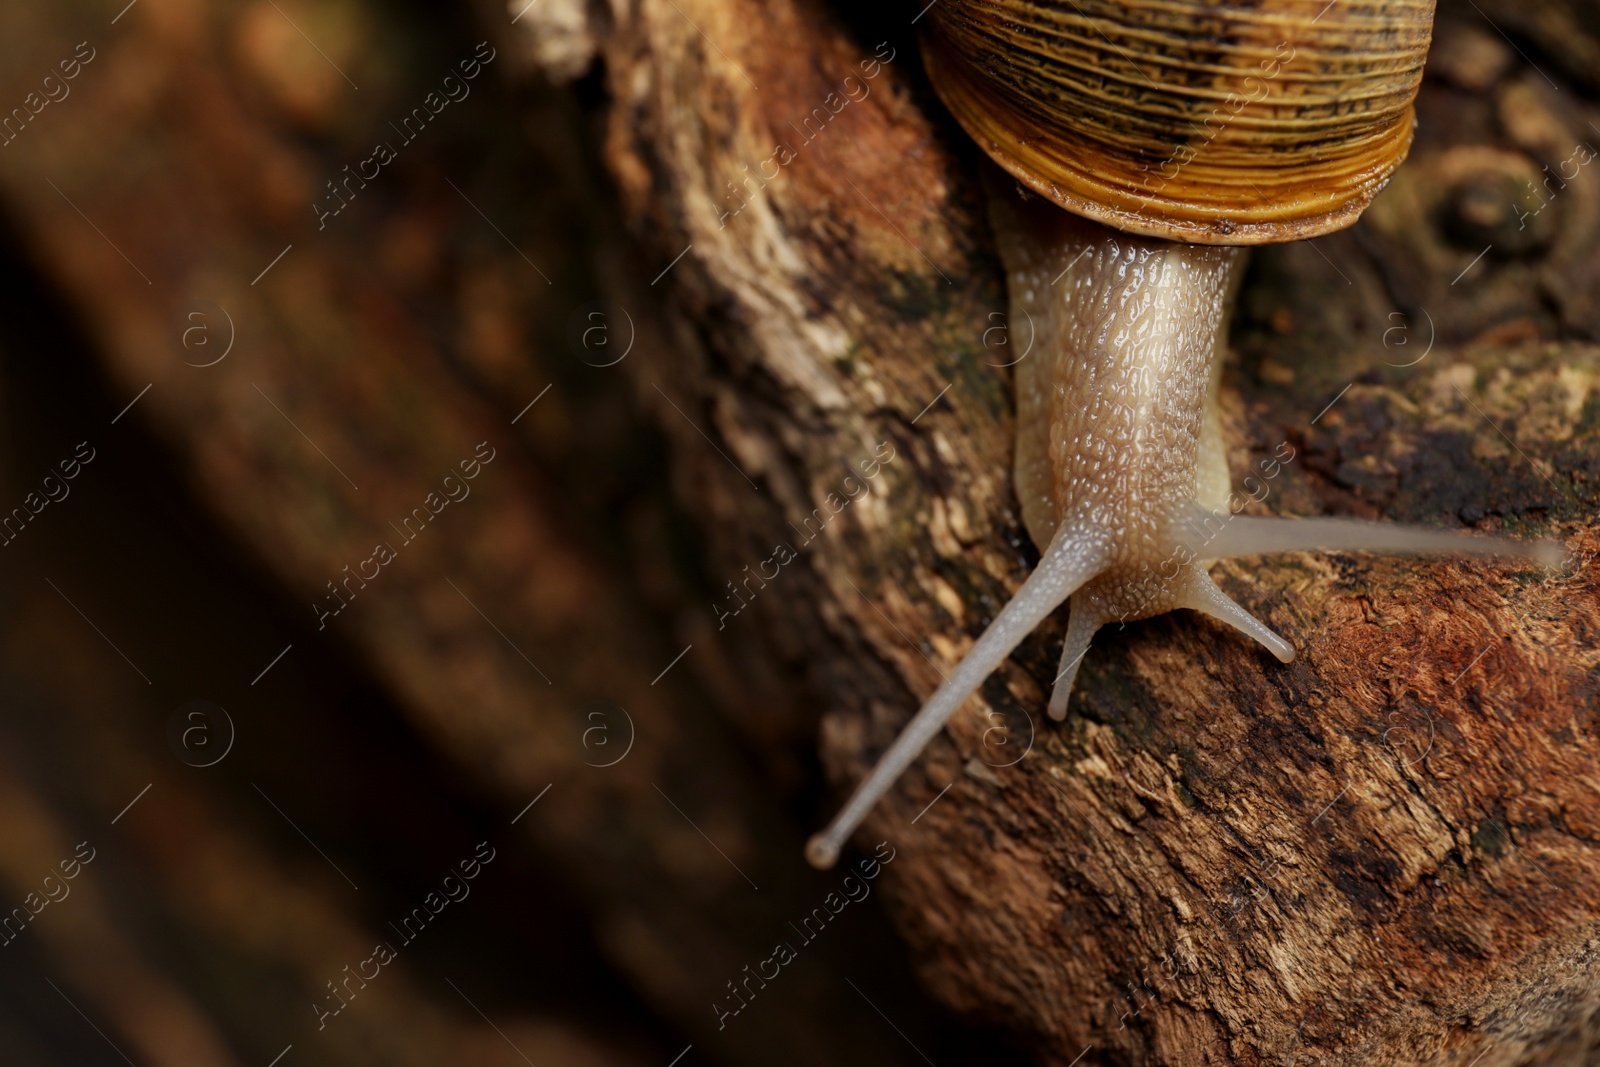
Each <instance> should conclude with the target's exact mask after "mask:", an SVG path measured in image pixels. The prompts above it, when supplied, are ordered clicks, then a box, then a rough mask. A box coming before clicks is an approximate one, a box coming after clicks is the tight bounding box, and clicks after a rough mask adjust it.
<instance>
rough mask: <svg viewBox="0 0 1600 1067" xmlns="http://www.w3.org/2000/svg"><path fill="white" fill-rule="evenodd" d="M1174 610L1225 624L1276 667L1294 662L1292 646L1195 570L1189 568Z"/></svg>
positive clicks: (1206, 576)
mask: <svg viewBox="0 0 1600 1067" xmlns="http://www.w3.org/2000/svg"><path fill="white" fill-rule="evenodd" d="M1176 606H1177V607H1183V608H1192V609H1194V610H1195V611H1199V612H1204V613H1205V614H1207V615H1210V616H1211V617H1212V618H1213V619H1216V620H1218V621H1219V622H1225V623H1227V624H1228V625H1229V626H1232V627H1233V628H1234V629H1235V630H1238V631H1239V632H1240V633H1242V634H1244V635H1245V636H1246V637H1250V638H1252V639H1254V640H1255V641H1256V642H1257V643H1258V644H1260V645H1261V646H1262V647H1263V648H1265V649H1266V650H1267V651H1268V652H1271V653H1272V654H1273V655H1274V656H1276V657H1278V662H1279V663H1289V662H1290V661H1292V660H1293V659H1294V646H1293V645H1291V644H1290V643H1289V642H1288V641H1285V640H1284V639H1283V638H1282V637H1281V636H1279V635H1278V634H1277V633H1274V632H1273V631H1272V630H1271V629H1270V628H1269V627H1268V626H1267V625H1266V623H1264V622H1262V621H1261V620H1260V619H1258V618H1256V617H1255V616H1254V615H1252V614H1250V613H1249V612H1248V611H1246V610H1245V609H1244V608H1242V607H1240V606H1239V605H1238V603H1237V602H1235V601H1234V599H1233V598H1232V597H1230V596H1229V595H1228V594H1227V593H1224V592H1223V591H1222V590H1221V589H1218V588H1217V583H1216V582H1214V581H1212V580H1211V575H1209V574H1207V573H1206V572H1205V571H1204V570H1203V569H1201V568H1200V567H1198V566H1196V567H1192V568H1190V571H1189V574H1188V578H1187V581H1185V582H1184V583H1183V587H1182V588H1181V589H1180V590H1179V593H1178V598H1177V604H1176Z"/></svg>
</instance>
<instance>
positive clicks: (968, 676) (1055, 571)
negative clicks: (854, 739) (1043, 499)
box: [806, 522, 1107, 868]
mask: <svg viewBox="0 0 1600 1067" xmlns="http://www.w3.org/2000/svg"><path fill="white" fill-rule="evenodd" d="M1106 560H1107V551H1106V547H1105V544H1104V541H1103V539H1102V538H1101V537H1098V536H1096V535H1095V534H1094V533H1093V532H1092V531H1091V530H1090V529H1088V528H1087V527H1085V526H1084V525H1082V524H1080V523H1076V522H1064V523H1062V524H1061V526H1060V527H1058V528H1057V530H1056V534H1055V537H1054V539H1053V540H1052V541H1051V542H1050V547H1049V548H1048V549H1046V550H1045V553H1044V556H1043V557H1042V558H1041V559H1040V560H1039V566H1038V567H1036V568H1035V569H1034V572H1033V573H1032V574H1030V575H1029V576H1028V580H1027V581H1025V582H1023V583H1022V588H1021V589H1019V590H1017V595H1016V596H1014V597H1012V598H1011V601H1010V603H1008V604H1006V606H1005V608H1004V609H1002V610H1001V612H1000V614H999V615H997V616H996V617H995V620H994V621H993V622H992V623H990V624H989V628H988V629H986V630H984V631H983V636H981V637H979V638H978V640H977V642H976V643H975V644H974V645H973V646H972V649H971V650H970V651H969V652H968V653H967V654H966V656H965V657H963V658H962V660H961V662H960V663H958V664H956V668H955V670H954V671H952V672H950V675H949V676H948V677H947V678H946V679H945V680H944V683H943V684H941V685H940V686H939V688H938V689H936V690H934V693H933V696H931V697H929V698H928V702H927V703H926V704H924V705H923V706H922V709H921V710H920V711H918V712H917V714H916V715H915V716H914V717H913V718H912V720H911V721H910V722H909V723H907V724H906V727H905V729H904V730H902V731H901V732H900V736H899V737H897V738H896V739H895V742H894V744H892V745H890V746H889V749H888V751H886V752H885V753H884V754H883V756H882V757H881V758H880V759H879V760H878V764H877V766H876V767H874V768H873V769H872V773H870V774H869V775H867V777H866V778H865V779H864V780H863V781H862V782H861V784H860V785H858V786H856V790H855V792H854V793H853V794H852V795H851V797H850V800H849V802H848V803H846V804H845V806H844V809H843V810H842V811H840V812H839V814H838V815H836V816H835V817H834V819H833V821H832V822H831V823H829V824H828V827H827V829H825V830H823V831H822V833H820V834H817V835H816V836H815V837H813V838H812V839H811V840H810V841H809V842H807V844H806V859H808V860H809V861H810V862H811V864H812V866H814V867H820V868H828V867H831V866H833V864H834V862H835V861H836V860H837V859H838V857H839V850H840V849H841V848H842V847H843V846H844V842H845V840H846V839H847V838H849V836H850V835H851V834H852V833H854V832H855V829H856V827H858V826H860V825H861V821H862V820H863V819H864V818H866V816H867V812H869V811H871V810H872V806H873V805H874V804H876V803H877V802H878V799H879V798H880V797H882V796H883V794H884V793H886V792H888V791H889V788H890V787H891V786H893V785H894V783H895V780H896V779H898V778H899V777H900V775H901V773H902V772H903V771H904V770H905V769H906V767H908V766H909V765H910V764H911V761H912V760H914V759H916V758H917V756H918V754H920V753H921V752H922V750H923V748H925V747H926V746H927V744H928V742H929V741H931V740H933V737H934V735H935V734H937V733H938V732H939V731H940V730H941V729H943V728H944V724H945V723H946V722H948V721H949V720H950V716H951V715H953V714H955V712H956V709H958V708H959V707H961V705H962V704H963V703H965V702H966V699H967V698H968V697H969V696H971V695H972V694H973V693H974V692H976V691H977V689H978V687H979V686H980V685H982V684H983V680H984V679H985V678H987V677H988V676H989V675H990V673H991V672H993V670H994V669H995V668H996V667H998V666H999V665H1000V664H1001V662H1003V661H1004V660H1005V658H1006V657H1007V656H1009V655H1010V654H1011V652H1012V650H1013V649H1015V648H1016V647H1017V646H1018V645H1019V644H1021V643H1022V639H1023V638H1025V637H1027V636H1028V635H1029V634H1030V633H1032V632H1033V630H1034V628H1035V627H1037V626H1038V625H1039V624H1040V623H1041V622H1043V621H1044V620H1045V618H1046V617H1047V616H1049V614H1050V613H1051V612H1052V611H1054V610H1055V609H1056V608H1058V607H1060V606H1061V605H1062V604H1063V603H1064V602H1065V601H1066V599H1067V598H1068V597H1070V596H1071V595H1072V594H1073V593H1074V592H1076V591H1077V589H1078V588H1079V587H1080V586H1081V585H1083V583H1084V582H1086V581H1088V580H1089V579H1090V578H1093V577H1094V576H1095V575H1096V574H1097V573H1099V572H1100V571H1101V570H1102V569H1103V568H1104V567H1105V565H1106Z"/></svg>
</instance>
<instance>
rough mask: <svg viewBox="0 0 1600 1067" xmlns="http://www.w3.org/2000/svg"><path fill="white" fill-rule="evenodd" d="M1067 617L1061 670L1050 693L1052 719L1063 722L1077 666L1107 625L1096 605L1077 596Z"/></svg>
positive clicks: (1058, 669) (1073, 599)
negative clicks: (1095, 636)
mask: <svg viewBox="0 0 1600 1067" xmlns="http://www.w3.org/2000/svg"><path fill="white" fill-rule="evenodd" d="M1070 612H1071V613H1070V614H1069V615H1068V617H1067V636H1066V638H1065V639H1064V640H1063V641H1062V642H1061V666H1060V667H1058V668H1057V669H1056V680H1055V684H1054V685H1053V686H1052V687H1051V689H1050V707H1049V715H1050V717H1051V718H1052V719H1054V720H1056V721H1057V722H1060V721H1061V720H1062V719H1065V718H1066V717H1067V698H1068V697H1069V696H1071V695H1072V683H1073V682H1074V681H1075V680H1076V679H1077V677H1078V665H1079V664H1080V663H1082V662H1083V657H1084V656H1086V655H1088V653H1089V642H1090V641H1091V640H1093V638H1094V634H1095V631H1096V630H1098V629H1100V627H1102V626H1104V625H1105V620H1104V619H1102V618H1101V617H1100V614H1099V612H1097V611H1095V610H1094V606H1093V602H1092V601H1091V600H1090V599H1089V598H1088V597H1086V596H1081V595H1080V596H1074V597H1073V598H1072V607H1071V609H1070Z"/></svg>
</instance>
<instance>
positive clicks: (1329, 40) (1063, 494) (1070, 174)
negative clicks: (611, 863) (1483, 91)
mask: <svg viewBox="0 0 1600 1067" xmlns="http://www.w3.org/2000/svg"><path fill="white" fill-rule="evenodd" d="M928 14H929V16H930V25H928V26H927V27H925V29H924V33H923V39H922V53H923V59H924V64H925V66H926V68H927V71H928V75H929V79H930V81H931V82H932V84H933V86H934V89H935V91H936V92H937V93H938V95H939V96H940V98H941V99H942V100H943V102H944V103H945V105H946V106H947V107H948V109H949V110H950V112H951V114H952V115H953V116H954V117H955V119H956V120H957V122H958V123H959V124H960V126H961V127H962V128H963V129H964V130H965V131H966V133H967V134H968V135H970V136H971V137H972V138H973V139H974V140H975V141H976V142H977V143H978V145H979V146H980V147H981V148H982V149H983V151H984V152H985V154H986V155H987V156H988V157H989V158H990V160H992V161H993V163H995V164H998V169H999V170H1001V171H1003V172H1005V175H1006V176H1008V179H1009V180H1005V179H1001V180H998V181H995V180H991V181H990V183H989V184H990V195H989V200H990V216H991V223H992V226H993V228H994V231H995V236H996V242H997V244H998V247H999V251H1000V257H1001V260H1002V263H1003V265H1004V267H1005V271H1006V283H1007V288H1008V290H1009V297H1010V303H1011V315H1010V319H1011V321H1013V322H1021V321H1023V320H1024V318H1026V319H1028V320H1030V321H1031V322H1032V323H1033V325H1034V328H1035V331H1036V332H1035V342H1034V350H1033V353H1032V354H1031V355H1030V356H1029V357H1027V358H1025V359H1023V360H1021V361H1020V362H1019V363H1018V364H1017V365H1016V369H1015V389H1016V406H1017V416H1016V426H1017V431H1016V434H1017V440H1016V452H1015V465H1014V469H1013V481H1014V485H1015V489H1016V494H1017V497H1018V500H1019V502H1020V504H1021V509H1022V517H1023V522H1024V525H1025V526H1026V527H1027V529H1028V532H1029V534H1030V536H1031V537H1032V538H1033V541H1034V543H1035V545H1037V546H1039V547H1040V548H1041V549H1042V553H1041V557H1040V559H1039V563H1038V566H1037V567H1036V568H1035V569H1034V571H1033V572H1032V574H1031V575H1029V577H1028V578H1027V580H1026V581H1024V582H1023V584H1022V586H1021V588H1020V589H1018V590H1017V593H1016V595H1015V596H1014V597H1013V598H1012V599H1011V600H1010V601H1009V602H1008V603H1007V604H1006V605H1005V607H1004V608H1003V609H1002V610H1001V611H1000V612H999V614H998V615H996V617H995V618H994V620H993V622H991V623H990V625H989V626H988V628H987V629H986V630H985V631H984V632H983V634H982V636H980V637H979V638H978V640H977V641H976V643H974V644H973V646H972V648H971V650H970V651H969V652H968V653H967V654H966V656H965V657H964V658H963V659H962V660H961V661H960V663H959V664H958V665H957V666H956V668H955V669H954V670H953V671H951V672H950V674H949V675H948V677H947V678H946V679H945V681H944V682H943V684H941V685H940V686H939V687H938V688H937V690H935V692H934V693H933V695H932V696H931V697H930V698H929V699H928V701H927V702H926V703H925V704H924V705H923V706H922V708H921V710H919V711H918V712H917V714H916V715H915V716H914V717H913V718H912V720H911V721H910V723H908V724H907V726H906V727H905V728H904V730H903V731H902V732H901V733H900V735H899V737H898V738H897V739H896V740H895V741H894V743H893V744H892V745H891V746H890V747H889V749H888V750H887V751H886V752H885V753H884V754H883V756H882V757H881V758H880V760H879V761H878V763H877V765H876V767H874V769H873V770H872V771H871V773H870V774H869V775H868V776H867V777H866V778H865V779H864V780H863V781H862V782H861V783H860V785H858V786H857V788H856V790H855V792H854V793H853V795H852V796H851V797H850V799H849V801H848V802H847V803H846V804H845V806H844V808H843V809H842V810H841V811H840V812H839V814H838V815H837V816H836V817H835V818H834V820H833V821H832V822H831V823H830V824H829V825H828V827H827V828H826V829H825V830H824V831H823V832H822V833H820V834H818V835H816V836H814V837H813V838H812V839H811V840H810V842H809V843H808V844H807V846H806V856H807V858H808V859H809V860H810V862H811V863H812V864H813V865H815V866H818V867H829V866H831V865H832V864H833V863H834V861H835V860H836V859H837V857H838V854H839V850H840V848H841V847H842V846H843V844H844V842H845V841H846V839H848V837H849V836H850V834H851V833H852V832H853V831H854V830H855V829H856V827H857V826H859V825H860V823H861V821H862V820H863V819H864V818H865V816H866V814H867V813H868V811H869V810H870V809H871V808H872V806H873V805H874V804H875V803H876V802H877V800H878V799H879V798H880V797H881V796H882V795H883V794H884V793H885V792H886V791H887V790H888V789H889V788H890V787H891V786H892V785H893V784H894V782H895V781H896V780H897V779H898V777H899V776H900V774H901V773H902V772H903V771H904V770H905V769H906V767H907V766H909V765H910V763H911V762H912V761H913V760H914V759H915V758H916V757H917V756H918V754H920V753H921V751H922V749H923V748H924V747H925V746H926V745H927V743H928V742H929V741H930V740H931V739H932V738H933V737H934V735H936V734H937V733H938V732H939V731H940V730H941V729H942V728H943V727H944V725H945V723H946V722H947V721H948V720H949V718H950V716H951V715H952V714H954V712H955V711H956V710H957V709H958V708H959V707H960V706H961V705H962V704H963V703H964V702H965V701H966V699H967V698H968V697H969V696H971V695H972V694H973V693H974V692H975V691H976V690H977V688H978V686H979V685H980V684H982V682H983V680H984V679H985V678H986V677H987V676H988V675H989V674H990V672H992V671H993V670H994V669H995V668H996V667H998V666H999V665H1000V663H1001V662H1002V661H1004V660H1005V659H1006V657H1007V656H1009V655H1010V654H1011V652H1012V650H1013V649H1015V648H1016V647H1017V645H1018V644H1020V643H1021V641H1022V640H1023V638H1025V637H1026V636H1028V634H1029V633H1031V632H1032V631H1033V630H1034V628H1035V627H1037V626H1038V625H1039V624H1040V623H1041V622H1042V621H1043V620H1044V619H1045V618H1046V617H1048V616H1049V615H1050V614H1051V613H1052V612H1054V611H1055V610H1056V609H1057V608H1058V607H1060V606H1061V605H1062V604H1063V603H1068V602H1069V601H1070V607H1069V612H1070V613H1069V616H1068V622H1067V631H1066V638H1065V642H1064V647H1063V649H1062V652H1061V661H1060V672H1059V674H1058V675H1057V677H1056V679H1055V683H1054V688H1053V691H1052V693H1051V696H1050V700H1049V707H1048V711H1049V714H1050V716H1051V717H1052V718H1053V719H1056V720H1060V719H1063V718H1065V716H1066V710H1067V698H1068V695H1069V694H1070V693H1071V690H1072V683H1073V679H1074V677H1075V676H1076V674H1077V670H1078V664H1079V662H1080V661H1081V660H1082V658H1083V655H1084V654H1085V652H1086V651H1087V650H1088V647H1089V642H1090V639H1091V637H1092V636H1093V635H1094V633H1095V631H1096V630H1097V629H1099V628H1100V627H1101V626H1102V625H1104V624H1105V623H1107V622H1112V621H1128V620H1135V619H1144V618H1148V617H1150V616H1153V615H1159V614H1162V613H1164V612H1167V611H1171V610H1173V609H1176V608H1190V609H1194V610H1197V611H1200V612H1204V613H1205V614H1207V615H1211V616H1212V617H1214V618H1216V619H1218V620H1220V621H1222V622H1224V623H1226V624H1228V625H1229V626H1232V627H1234V628H1235V629H1237V630H1240V631H1242V632H1243V633H1244V634H1245V635H1247V636H1248V637H1250V638H1253V639H1254V640H1256V641H1257V642H1259V643H1260V644H1262V645H1263V646H1265V647H1266V649H1267V650H1268V651H1269V652H1271V653H1272V654H1273V655H1274V656H1276V657H1277V659H1278V660H1280V661H1282V662H1284V663H1287V662H1289V661H1290V660H1292V659H1293V658H1294V654H1295V650H1294V647H1293V646H1292V645H1291V644H1290V643H1289V642H1288V641H1287V640H1285V639H1284V638H1283V637H1281V636H1279V635H1278V634H1276V633H1274V632H1273V631H1272V630H1271V629H1269V628H1268V627H1267V626H1265V625H1264V624H1263V623H1261V622H1260V621H1259V620H1257V619H1256V618H1255V617H1254V616H1253V615H1251V614H1250V613H1249V612H1247V611H1245V609H1243V608H1242V607H1240V606H1239V605H1238V604H1236V603H1235V602H1234V601H1233V600H1231V599H1230V598H1229V597H1228V596H1227V595H1226V594H1224V593H1223V592H1222V590H1220V589H1219V588H1218V587H1217V585H1216V584H1215V582H1213V581H1212V579H1211V577H1210V576H1209V574H1208V573H1207V568H1208V567H1209V566H1210V564H1211V563H1212V562H1215V561H1216V560H1220V559H1224V558H1228V557H1235V556H1249V555H1257V554H1262V553H1272V552H1296V551H1304V550H1315V549H1325V550H1347V551H1367V552H1383V553H1404V554H1428V553H1440V554H1443V553H1457V554H1475V555H1510V556H1522V557H1527V558H1532V559H1535V560H1538V561H1540V562H1542V563H1546V564H1555V563H1558V562H1560V560H1561V559H1562V557H1563V552H1562V550H1561V549H1560V548H1559V547H1558V546H1556V545H1554V544H1546V543H1525V542H1516V541H1511V540H1506V539H1495V538H1488V537H1480V536H1475V535H1470V534H1466V533H1464V532H1459V531H1446V530H1441V529H1430V528H1422V527H1411V526H1400V525H1395V524H1390V523H1379V522H1368V521H1363V520H1355V519H1341V518H1316V519H1287V518H1258V517H1251V516H1244V515H1240V514H1237V512H1238V511H1239V508H1238V507H1237V506H1233V507H1230V483H1229V477H1228V469H1227V463H1226V457H1225V452H1224V448H1223V441H1222V427H1221V420H1220V418H1219V416H1218V412H1217V406H1216V394H1217V387H1218V381H1219V377H1220V368H1221V363H1222V357H1223V355H1224V353H1225V350H1226V343H1227V325H1228V317H1229V309H1230V305H1231V303H1232V300H1233V297H1234V295H1235V293H1236V292H1237V290H1238V287H1239V283H1240V279H1241V275H1242V273H1243V266H1244V261H1245V255H1246V251H1247V247H1246V246H1249V245H1253V244H1263V243H1269V242H1279V241H1291V240H1298V239H1304V238H1310V237H1315V236H1317V235H1320V234H1325V233H1330V232H1332V231H1334V230H1338V229H1341V228H1343V227H1345V226H1348V225H1350V224H1351V223H1353V222H1354V221H1355V220H1356V218H1357V216H1359V215H1360V213H1361V211H1362V209H1363V208H1364V207H1365V206H1366V205H1367V203H1368V202H1369V201H1371V199H1372V198H1373V196H1375V195H1376V194H1377V192H1378V191H1379V190H1380V189H1381V188H1382V187H1383V185H1384V184H1385V182H1386V181H1387V180H1388V178H1389V176H1390V174H1391V173H1392V172H1393V171H1394V169H1395V168H1396V167H1397V166H1399V164H1400V162H1401V160H1402V159H1403V158H1404V156H1405V154H1406V151H1407V149H1408V148H1409V147H1410V142H1411V137H1412V132H1413V127H1414V123H1415V119H1414V115H1413V111H1412V102H1413V99H1414V97H1415V96H1416V92H1417V88H1418V85H1419V83H1420V82H1421V78H1422V67H1423V60H1424V58H1425V56H1426V53H1427V49H1428V45H1429V40H1430V37H1431V31H1432V21H1433V2H1432V0H1362V2H1356V0H1332V2H1329V0H1254V2H1251V3H1245V2H1232V3H1230V2H1226V0H1224V2H1217V0H1210V2H1204V0H1137V2H1135V0H940V2H939V3H937V4H934V5H932V6H931V8H930V9H928ZM994 169H995V168H992V167H991V168H990V170H991V171H993V170H994ZM1235 502H1237V501H1236V500H1235Z"/></svg>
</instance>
